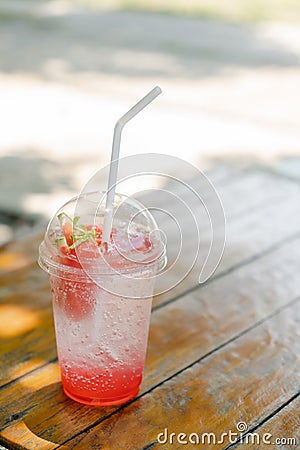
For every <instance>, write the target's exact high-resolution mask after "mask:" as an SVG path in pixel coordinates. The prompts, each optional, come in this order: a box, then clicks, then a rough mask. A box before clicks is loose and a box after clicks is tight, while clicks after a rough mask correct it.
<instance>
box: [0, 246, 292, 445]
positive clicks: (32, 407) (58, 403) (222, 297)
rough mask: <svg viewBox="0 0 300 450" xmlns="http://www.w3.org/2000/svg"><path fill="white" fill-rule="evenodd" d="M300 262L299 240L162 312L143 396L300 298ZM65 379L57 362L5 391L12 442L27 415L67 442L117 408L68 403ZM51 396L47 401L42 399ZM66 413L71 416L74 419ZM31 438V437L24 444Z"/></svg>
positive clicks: (46, 434)
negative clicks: (60, 382) (62, 385)
mask: <svg viewBox="0 0 300 450" xmlns="http://www.w3.org/2000/svg"><path fill="white" fill-rule="evenodd" d="M299 261H300V239H298V240H295V241H294V242H293V243H291V244H286V245H285V246H283V247H282V248H280V249H278V250H276V251H274V252H273V253H271V254H268V255H266V256H265V257H263V258H260V259H258V260H256V261H253V262H252V263H251V264H249V265H248V266H245V267H241V268H240V269H238V270H236V271H235V272H233V273H232V274H231V275H230V277H229V276H228V277H224V278H220V279H216V280H214V281H213V282H211V283H210V284H208V285H206V286H203V287H201V288H200V289H199V290H198V291H197V292H193V293H192V294H189V295H186V296H185V297H182V298H180V299H178V300H177V301H174V302H173V303H170V304H169V305H167V306H165V307H163V308H161V309H158V310H156V311H155V312H154V313H153V315H152V322H151V327H150V338H149V347H148V355H147V361H146V371H145V376H144V381H143V384H142V388H141V393H145V392H147V391H149V390H150V389H153V388H154V387H155V386H157V385H159V384H160V383H162V382H164V380H166V379H167V378H168V377H170V376H173V375H174V374H176V373H177V372H178V371H180V370H184V368H185V367H187V366H189V365H190V364H193V363H194V362H195V361H196V360H198V359H199V358H200V357H204V356H205V355H206V354H208V353H210V352H213V351H214V350H215V349H216V348H218V347H220V346H222V345H225V343H226V342H227V341H228V340H230V339H232V338H234V336H236V335H237V334H239V333H241V332H243V331H244V330H245V329H246V328H247V327H249V326H251V325H253V324H254V323H256V322H257V321H258V320H261V319H262V318H264V317H266V316H268V315H269V314H270V313H272V312H274V311H275V310H276V309H277V308H279V307H282V306H283V305H285V304H287V303H288V302H289V301H290V300H291V299H292V298H293V297H296V296H297V295H298V294H299V291H300V280H299V276H298V270H297V267H298V266H299ZM53 367H55V369H54V368H53ZM58 379H59V378H58V372H57V368H56V365H55V364H54V365H53V364H50V365H47V366H45V367H43V368H41V369H40V370H36V371H35V372H33V373H31V374H29V375H27V376H24V377H22V378H21V379H20V380H19V382H15V383H11V384H10V385H9V386H7V387H5V388H3V389H2V390H1V391H0V404H2V405H5V406H3V410H2V413H1V418H0V419H1V420H0V427H1V428H3V429H7V428H8V430H7V431H6V432H5V433H6V437H7V438H8V436H9V433H10V435H11V436H12V438H13V436H14V426H15V424H18V423H19V422H20V421H23V422H25V423H26V424H27V423H28V420H29V419H28V417H29V418H30V417H31V418H32V417H33V418H34V420H33V419H32V420H29V421H30V422H32V423H33V422H35V432H36V434H38V436H39V437H41V438H42V439H46V440H49V441H50V442H55V443H62V442H63V441H64V440H65V439H69V438H71V437H72V436H74V435H75V434H76V433H78V432H80V431H81V430H82V429H84V428H86V427H89V426H91V425H92V424H93V423H95V422H97V421H99V420H101V419H103V418H105V417H106V416H107V415H109V414H111V413H112V412H113V411H115V410H116V408H112V407H111V408H88V407H85V406H81V405H78V404H76V403H74V402H72V401H71V400H68V399H66V398H65V397H64V396H63V394H62V392H61V388H60V385H58V384H57V382H58ZM50 382H51V383H52V384H51V385H50V387H49V383H50ZM53 383H54V384H53ZM45 393H46V398H47V401H46V402H41V401H40V400H41V398H42V397H43V395H45ZM66 411H67V413H66ZM15 413H18V414H19V416H18V417H17V418H16V420H10V421H7V418H8V417H12V416H13V415H14V414H15ZM65 414H67V415H68V416H69V417H72V421H71V422H70V421H68V422H67V421H66V419H65ZM18 426H19V425H18ZM27 439H28V436H24V442H27ZM20 442H23V440H21V441H20ZM35 444H36V443H35ZM37 445H38V444H37ZM37 448H39V447H37Z"/></svg>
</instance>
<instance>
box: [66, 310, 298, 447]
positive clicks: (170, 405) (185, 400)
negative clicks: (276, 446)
mask: <svg viewBox="0 0 300 450" xmlns="http://www.w3.org/2000/svg"><path fill="white" fill-rule="evenodd" d="M299 321H300V308H299V302H298V303H297V304H293V305H291V306H290V307H288V308H286V309H285V310H284V311H281V312H280V313H279V314H277V315H275V316H274V317H272V318H271V319H270V320H268V321H266V322H264V323H263V324H261V325H259V326H257V327H254V328H253V329H252V330H251V331H250V332H249V333H246V334H245V335H242V336H240V337H239V338H238V339H236V340H235V341H234V342H231V343H230V344H229V345H227V346H226V347H225V348H223V349H221V350H220V351H218V352H216V353H215V354H213V355H211V356H208V357H207V358H205V359H204V360H201V361H199V362H198V363H196V364H194V365H193V366H191V367H190V368H188V369H186V370H184V371H183V372H181V373H179V374H178V375H177V376H175V377H173V378H172V379H170V380H169V381H167V382H165V383H163V384H162V385H161V386H159V387H157V388H156V389H155V390H153V391H151V392H149V394H147V395H145V396H144V397H142V398H140V399H139V400H137V401H135V402H134V403H132V404H130V405H128V406H127V407H125V408H123V409H122V410H121V411H119V412H117V413H116V414H114V415H112V416H111V417H109V418H108V419H107V420H105V421H103V422H101V423H100V424H99V425H97V426H96V427H93V428H92V429H90V430H89V431H88V432H86V433H84V434H83V435H80V436H78V437H77V438H75V439H73V440H72V441H70V442H68V446H69V448H70V449H79V450H80V449H87V448H93V446H96V448H97V447H98V448H101V449H103V450H104V449H114V448H122V449H124V450H133V449H136V450H138V449H139V450H141V449H143V448H147V446H149V447H150V445H151V444H152V447H151V448H175V449H180V448H182V445H181V444H179V443H178V442H177V443H176V441H175V442H174V444H173V445H172V446H171V444H170V442H169V445H168V443H166V447H162V445H161V444H159V443H158V442H157V436H158V434H159V433H162V432H164V430H165V428H168V436H170V433H176V436H178V434H179V433H186V435H187V436H189V435H190V434H191V433H199V434H201V435H202V434H203V433H211V432H213V433H214V434H215V435H216V436H217V441H216V444H207V441H206V445H205V448H207V449H210V448H211V449H213V448H225V447H226V440H225V438H224V442H223V443H218V440H220V438H221V436H222V433H224V432H227V433H229V430H231V431H233V432H236V430H237V428H236V426H237V423H239V422H241V421H242V422H245V423H246V424H247V425H248V426H249V427H250V428H251V427H252V426H253V425H255V424H258V423H259V422H260V421H263V420H264V418H265V417H267V416H268V415H269V414H271V413H272V412H273V411H274V410H276V409H277V408H279V407H280V406H281V405H282V404H284V403H285V402H286V401H287V400H289V398H291V397H292V396H294V395H295V394H296V393H297V392H299V388H300V375H299V370H300V360H299V351H300V342H299V340H295V339H294V336H295V333H297V330H299ZM181 438H182V437H181ZM169 439H170V438H169ZM227 442H228V441H227ZM224 444H225V445H224Z"/></svg>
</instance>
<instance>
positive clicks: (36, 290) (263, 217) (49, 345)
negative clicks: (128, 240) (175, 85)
mask: <svg viewBox="0 0 300 450" xmlns="http://www.w3.org/2000/svg"><path fill="white" fill-rule="evenodd" d="M222 180H223V181H222V182H223V185H222V184H220V186H223V188H222V191H220V192H222V194H223V195H224V196H225V197H226V198H227V200H226V202H228V203H226V204H227V212H228V214H229V215H230V214H233V215H235V216H234V218H233V219H232V220H231V221H230V220H229V222H228V237H227V240H228V243H227V249H226V251H225V255H224V257H223V261H222V264H221V266H220V268H219V272H218V273H219V274H220V273H221V272H223V273H226V270H228V269H230V268H232V267H234V266H235V265H238V264H240V263H242V262H243V261H245V259H246V260H248V259H249V258H250V259H251V258H253V257H255V255H257V254H259V253H263V252H264V251H266V249H267V248H268V247H269V246H272V245H274V243H275V244H276V243H278V241H280V240H281V239H285V238H286V237H288V236H290V235H291V233H293V232H295V230H297V227H299V220H300V214H299V211H298V209H299V205H298V203H299V202H298V203H297V206H295V200H294V199H295V195H296V194H297V192H298V190H299V187H298V186H297V185H296V186H295V185H294V184H293V183H290V182H289V183H284V185H282V184H281V183H280V182H279V183H277V182H276V180H275V179H274V177H273V176H268V177H267V180H266V181H264V177H263V175H262V174H261V173H258V174H257V173H254V174H253V173H250V174H248V173H246V174H243V175H242V176H241V174H240V176H237V175H236V177H235V178H233V179H227V182H226V184H225V185H224V178H223V179H222ZM256 184H257V186H258V191H259V195H257V196H253V190H254V189H255V185H256ZM228 189H229V191H228ZM241 190H243V192H244V197H245V198H246V200H247V202H248V203H249V202H251V201H252V203H251V204H252V209H251V211H248V213H247V214H245V215H242V216H241V217H239V216H238V215H237V211H238V208H240V207H241V205H244V200H245V198H243V199H242V200H243V201H236V198H237V195H238V192H239V191H241ZM272 192H273V194H272ZM274 192H275V193H276V195H282V196H285V197H289V200H288V201H286V200H285V197H284V200H283V199H282V198H281V203H278V204H276V205H275V207H274V205H272V204H271V205H268V201H269V199H270V196H272V195H275V194H274ZM297 198H298V197H297ZM254 199H255V200H254ZM263 201H265V202H266V208H265V209H264V210H261V202H263ZM247 202H246V203H247ZM255 202H256V205H257V206H258V207H259V209H258V210H256V209H255V206H254V205H255ZM262 212H263V214H262ZM283 213H285V214H288V217H289V221H288V222H287V223H285V222H286V221H283V220H282V218H283V217H285V216H284V215H282V216H281V214H283ZM274 224H275V225H274ZM272 227H274V231H272V232H270V230H271V229H272ZM41 239H42V234H41V233H39V234H34V235H32V236H29V237H27V238H25V239H23V240H20V241H18V242H17V243H12V244H10V245H8V246H6V247H5V248H4V249H3V250H2V251H1V252H0V255H2V256H3V255H6V256H9V255H10V253H13V254H15V252H16V250H18V252H19V254H20V255H21V256H22V258H21V261H23V262H24V264H25V260H26V264H25V265H22V264H23V263H22V264H21V266H19V265H18V264H17V265H16V266H15V267H14V270H12V267H11V266H10V265H8V267H7V270H5V271H4V272H3V274H2V275H0V312H1V314H0V330H2V334H1V332H0V385H3V384H5V383H7V382H9V381H10V380H12V379H14V378H16V377H19V376H22V375H23V374H25V373H27V372H28V371H30V370H33V369H35V368H37V367H39V366H41V365H43V364H45V363H46V362H47V361H49V360H53V358H55V357H56V350H55V346H54V332H53V320H52V313H51V298H50V287H49V281H48V276H47V274H46V273H44V272H43V271H42V270H41V269H39V267H38V266H37V263H36V258H37V248H38V245H39V243H40V241H41ZM190 245H191V246H193V241H191V242H190ZM170 247H171V248H172V241H170ZM186 253H187V254H189V249H188V247H187V249H186ZM199 262H201V260H200V261H199ZM183 266H184V258H181V260H180V264H178V266H177V268H174V269H173V270H171V271H169V272H168V274H167V275H166V279H167V280H172V281H173V280H174V281H175V282H176V281H178V276H180V275H181V274H182V271H183ZM198 274H199V268H197V267H196V270H195V271H193V272H192V273H191V274H190V275H189V276H187V277H186V278H185V279H184V281H183V282H182V283H181V284H180V285H179V286H177V287H176V288H175V289H173V290H172V291H169V292H167V293H166V294H162V295H160V296H157V297H155V299H154V303H153V304H154V307H155V306H157V305H160V304H163V303H164V302H167V301H170V299H172V298H173V297H175V296H178V295H182V294H183V293H184V292H185V291H187V290H188V289H190V288H192V287H194V286H195V285H197V278H198ZM168 282H169V281H168ZM162 284H163V282H162V283H161V286H160V288H161V287H163V286H162ZM1 308H2V309H1ZM20 341H22V343H23V344H24V345H23V346H22V347H20ZM31 355H34V358H32V356H31ZM8 362H9V363H8Z"/></svg>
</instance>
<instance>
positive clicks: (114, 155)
mask: <svg viewBox="0 0 300 450" xmlns="http://www.w3.org/2000/svg"><path fill="white" fill-rule="evenodd" d="M159 94H161V89H160V87H159V86H156V87H155V88H154V89H152V91H150V92H149V93H148V94H147V95H146V96H145V97H143V98H142V99H141V100H140V101H139V102H138V103H137V104H136V105H134V106H133V107H132V108H131V109H130V110H129V111H127V113H126V114H124V116H122V117H121V118H120V119H119V120H118V121H117V123H116V125H115V129H114V137H113V144H112V152H111V159H110V168H109V176H108V184H107V197H106V204H105V214H104V224H103V235H102V243H103V245H105V246H107V244H108V242H109V241H110V232H111V227H112V219H113V202H114V198H115V191H116V183H117V176H118V166H119V155H120V144H121V135H122V131H123V128H124V125H126V123H127V122H129V120H131V119H132V118H133V117H134V116H136V115H137V114H138V113H139V112H140V111H141V110H142V109H144V108H145V107H146V106H147V105H149V103H151V102H152V101H153V100H154V99H155V98H156V97H157V96H158V95H159Z"/></svg>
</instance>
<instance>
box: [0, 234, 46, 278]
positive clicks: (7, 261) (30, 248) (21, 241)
mask: <svg viewBox="0 0 300 450" xmlns="http://www.w3.org/2000/svg"><path fill="white" fill-rule="evenodd" d="M43 234H44V233H41V232H37V231H34V232H32V233H29V234H27V235H26V236H24V237H23V238H18V240H17V241H13V242H10V243H8V244H6V245H5V246H3V247H0V280H1V282H2V280H3V279H5V277H7V276H8V277H9V278H10V279H11V277H12V276H13V272H14V271H15V270H19V269H22V268H26V267H28V266H29V265H31V264H32V263H33V262H35V261H36V260H37V255H38V251H37V249H38V245H39V244H40V242H41V238H42V236H43Z"/></svg>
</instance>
